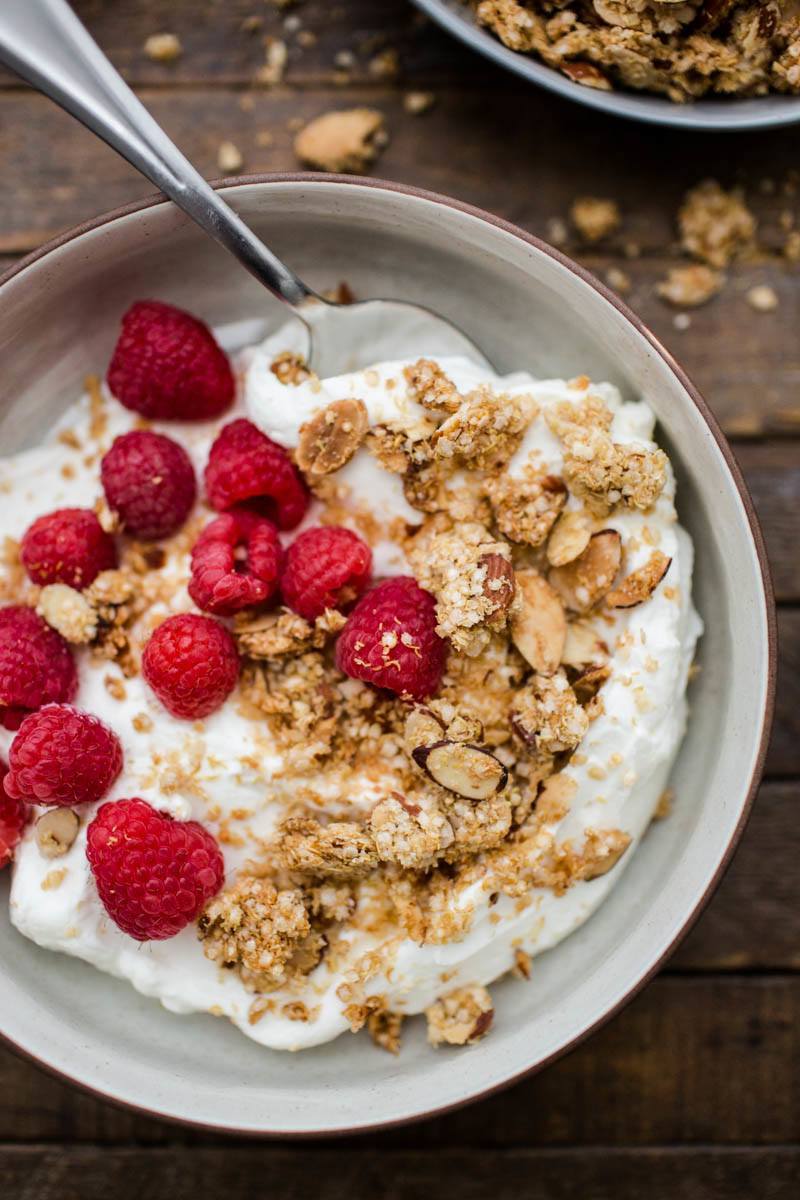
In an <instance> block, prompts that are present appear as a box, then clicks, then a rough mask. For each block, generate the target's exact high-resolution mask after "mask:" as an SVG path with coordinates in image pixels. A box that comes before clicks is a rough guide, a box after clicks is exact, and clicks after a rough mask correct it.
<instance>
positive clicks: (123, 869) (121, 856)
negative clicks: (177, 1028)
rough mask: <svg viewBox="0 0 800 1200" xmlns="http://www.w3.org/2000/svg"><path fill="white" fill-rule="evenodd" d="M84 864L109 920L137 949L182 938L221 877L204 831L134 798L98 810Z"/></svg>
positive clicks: (213, 844)
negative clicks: (144, 944) (148, 943)
mask: <svg viewBox="0 0 800 1200" xmlns="http://www.w3.org/2000/svg"><path fill="white" fill-rule="evenodd" d="M86 857H87V858H88V860H89V866H90V867H91V869H92V874H93V875H94V881H95V884H96V885H97V892H98V895H99V896H100V899H101V900H102V902H103V907H104V908H105V910H106V912H107V913H108V915H109V916H110V917H111V919H112V921H114V922H115V924H117V925H119V927H120V929H121V930H122V931H123V932H124V933H127V934H130V936H131V937H132V938H136V940H137V941H138V942H146V941H151V940H152V941H162V940H163V939H164V938H170V937H174V936H175V934H176V933H180V931H181V930H182V929H184V928H185V927H186V926H187V925H189V924H190V923H191V922H192V921H194V919H195V918H196V917H197V916H198V914H199V912H200V910H201V908H202V907H203V905H204V904H205V903H206V901H207V900H210V899H211V897H212V896H213V895H215V894H216V893H217V892H218V891H219V890H220V888H221V887H222V881H223V878H224V875H225V864H224V862H223V859H222V853H221V851H220V848H219V846H218V845H217V843H216V841H215V840H214V838H213V837H212V836H211V834H210V833H209V832H208V830H207V829H204V828H203V826H202V825H199V824H198V823H197V821H176V820H174V819H173V818H172V817H171V816H169V814H168V813H162V812H158V810H157V809H155V808H153V807H152V805H150V804H148V803H147V802H146V801H145V800H139V799H138V798H136V799H133V800H110V801H107V802H106V803H105V804H101V805H100V807H99V808H98V810H97V813H96V814H95V816H94V819H93V820H92V823H91V824H90V826H89V828H88V829H87V831H86Z"/></svg>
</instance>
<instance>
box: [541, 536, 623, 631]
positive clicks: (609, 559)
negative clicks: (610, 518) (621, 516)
mask: <svg viewBox="0 0 800 1200" xmlns="http://www.w3.org/2000/svg"><path fill="white" fill-rule="evenodd" d="M621 562H622V539H621V538H620V536H619V534H618V533H617V531H616V529H603V530H601V531H600V533H593V534H592V536H591V538H590V539H589V544H588V546H587V547H586V549H585V550H584V552H583V554H581V555H580V556H579V557H578V558H576V559H575V561H574V562H571V563H566V564H565V565H564V566H563V567H553V569H552V571H551V572H550V574H549V575H548V579H549V581H550V583H551V585H552V586H553V587H554V588H555V590H556V591H557V592H558V594H559V596H560V597H561V599H562V600H563V601H564V604H565V605H566V606H567V608H569V609H571V610H572V611H573V612H578V613H586V612H589V611H590V609H592V608H594V606H595V604H597V603H598V602H599V601H600V600H602V599H603V597H604V596H605V595H606V593H607V592H610V591H611V588H612V587H613V586H614V580H615V579H616V577H617V573H618V572H619V568H620V563H621Z"/></svg>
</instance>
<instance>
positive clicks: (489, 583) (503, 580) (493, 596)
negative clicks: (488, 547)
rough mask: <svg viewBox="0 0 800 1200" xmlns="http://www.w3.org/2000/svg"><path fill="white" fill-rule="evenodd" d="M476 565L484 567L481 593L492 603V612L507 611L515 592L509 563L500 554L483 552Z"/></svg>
mask: <svg viewBox="0 0 800 1200" xmlns="http://www.w3.org/2000/svg"><path fill="white" fill-rule="evenodd" d="M478 565H479V566H481V567H485V568H486V578H485V579H484V581H483V594H484V596H485V597H486V599H487V600H489V601H491V603H492V605H493V608H492V613H498V612H508V610H509V608H510V607H511V602H512V600H513V599H514V594H515V592H516V584H515V581H514V568H513V567H512V565H511V563H510V562H509V561H508V559H507V558H504V557H503V555H502V554H484V555H483V556H482V557H481V558H480V559H479V562H478ZM487 615H491V614H487Z"/></svg>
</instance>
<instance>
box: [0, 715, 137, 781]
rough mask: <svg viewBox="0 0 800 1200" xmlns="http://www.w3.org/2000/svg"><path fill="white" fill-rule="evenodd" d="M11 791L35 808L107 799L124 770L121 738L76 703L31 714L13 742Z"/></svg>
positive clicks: (10, 759)
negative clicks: (37, 805) (81, 710)
mask: <svg viewBox="0 0 800 1200" xmlns="http://www.w3.org/2000/svg"><path fill="white" fill-rule="evenodd" d="M9 767H10V770H9V772H8V777H7V779H6V791H7V792H8V794H9V796H15V797H17V798H18V799H20V800H27V801H28V803H29V804H65V805H73V804H89V803H92V802H93V801H95V800H101V799H102V798H103V796H105V795H106V793H107V792H108V790H109V788H110V787H111V785H112V783H113V782H114V780H115V779H116V778H117V776H118V775H119V773H120V771H121V770H122V746H121V745H120V740H119V738H118V737H117V735H116V734H115V733H114V732H113V731H112V730H111V729H109V728H108V726H107V725H104V724H103V722H102V721H99V720H98V719H97V717H93V716H92V715H91V714H90V713H87V712H80V711H79V710H78V709H77V708H73V707H72V706H71V705H70V704H45V706H44V708H40V709H39V711H38V712H35V713H31V715H30V716H29V717H26V718H25V720H24V721H23V722H22V724H21V725H20V727H19V733H18V734H17V736H16V737H15V738H14V741H13V742H12V743H11V750H10V753H9Z"/></svg>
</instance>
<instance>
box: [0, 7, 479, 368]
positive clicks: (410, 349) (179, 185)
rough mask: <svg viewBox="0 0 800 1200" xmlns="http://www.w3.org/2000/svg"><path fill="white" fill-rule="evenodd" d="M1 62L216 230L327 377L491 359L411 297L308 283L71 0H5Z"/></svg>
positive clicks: (0, 16) (209, 229)
mask: <svg viewBox="0 0 800 1200" xmlns="http://www.w3.org/2000/svg"><path fill="white" fill-rule="evenodd" d="M0 62H2V63H4V64H5V65H6V66H8V67H10V68H11V69H12V70H13V71H14V72H16V74H17V75H19V76H21V77H22V78H23V79H24V80H26V81H27V82H28V83H30V84H32V85H33V87H35V88H37V89H38V90H39V91H41V92H44V94H45V95H47V96H49V97H50V98H51V99H52V100H55V101H56V103H57V104H60V105H61V107H62V108H64V109H66V110H67V112H69V113H72V115H73V116H74V117H77V118H78V120H79V121H81V122H82V123H83V124H84V125H86V127H87V128H88V129H91V130H92V131H93V132H94V133H96V134H98V136H99V137H101V138H102V139H103V140H104V141H105V142H107V143H108V145H109V146H112V147H113V149H114V150H117V151H118V152H119V153H120V154H121V155H122V156H123V157H124V158H126V159H127V160H128V162H130V163H131V164H132V165H133V166H134V167H136V168H137V169H138V170H139V171H141V172H142V174H143V175H146V176H147V178H148V179H150V180H151V181H152V182H153V183H154V184H155V185H156V187H158V188H160V189H161V191H162V192H164V193H165V194H166V195H167V196H169V198H170V199H171V200H173V201H174V202H175V204H177V205H178V207H179V208H182V209H183V211H184V212H185V213H187V214H188V216H190V217H191V218H192V219H193V220H194V221H196V222H197V224H198V225H200V226H201V227H202V228H203V229H204V230H205V231H206V233H209V234H210V235H211V236H212V237H213V238H215V239H216V240H217V241H218V242H220V243H221V244H222V245H223V246H225V247H226V249H228V250H230V251H231V253H232V254H234V255H235V256H236V257H237V258H238V259H239V261H240V263H241V264H242V265H243V266H244V267H246V268H247V270H248V271H249V272H250V273H251V275H254V276H255V277H256V279H258V280H259V282H260V283H263V284H264V286H265V287H267V288H269V290H270V291H271V292H272V293H273V294H274V295H276V296H277V297H278V298H279V299H280V300H283V301H284V302H285V303H286V304H287V305H288V306H289V308H291V309H292V311H293V312H294V313H295V315H296V316H297V317H299V318H300V320H301V321H302V322H303V324H304V325H305V328H306V330H307V333H308V350H307V354H306V357H307V360H308V362H309V364H310V365H311V367H312V368H313V369H314V370H315V371H316V372H317V373H318V374H319V375H334V374H340V373H342V372H344V371H349V370H354V369H356V368H358V367H363V366H368V365H369V364H370V363H371V362H377V361H379V360H380V359H382V358H384V359H385V358H406V357H414V358H417V357H419V356H420V355H421V354H429V355H444V354H461V355H466V356H467V357H469V358H471V359H472V360H473V361H475V362H478V363H480V364H482V365H488V364H486V359H485V357H484V356H483V354H482V353H481V352H480V350H478V348H477V347H476V346H475V345H474V343H473V342H472V341H471V340H470V339H469V338H468V337H467V336H466V335H465V334H463V333H462V332H461V331H460V330H459V329H457V328H456V327H455V326H454V325H452V324H451V323H450V322H449V321H446V320H445V319H444V318H443V317H440V316H438V315H437V314H436V313H434V312H431V311H430V309H428V308H425V307H423V306H421V305H418V304H410V303H408V302H407V301H403V300H362V301H360V302H357V303H355V304H349V305H343V304H334V303H331V302H330V301H328V300H325V299H324V298H323V297H322V296H320V295H318V294H317V293H316V292H315V291H313V289H312V288H310V287H308V285H307V284H305V283H303V281H302V279H300V278H299V277H298V276H297V275H295V273H294V271H292V270H291V269H290V268H289V267H287V266H286V265H285V264H284V263H282V262H281V261H280V259H279V258H277V257H276V256H275V255H274V254H273V253H272V251H271V250H270V249H269V248H268V247H267V246H265V245H264V243H263V242H262V241H260V240H259V238H257V237H256V236H255V234H254V233H253V231H252V230H251V229H249V228H248V227H247V225H245V223H244V222H243V221H242V220H241V218H240V217H238V216H237V214H236V213H235V212H234V211H233V209H232V208H230V207H229V206H228V205H227V204H226V203H225V201H224V200H223V199H222V197H221V196H220V194H219V193H218V192H215V191H214V189H213V188H211V187H209V185H208V184H207V183H206V181H205V180H204V179H203V177H202V176H201V175H200V174H199V173H198V172H197V171H196V170H195V168H194V167H193V166H192V164H191V163H190V162H189V161H188V159H186V158H185V157H184V156H183V154H181V152H180V151H179V150H178V148H177V147H176V146H175V145H173V143H172V142H171V141H170V140H169V138H168V137H167V135H166V134H165V133H164V131H163V129H161V127H160V126H159V125H158V124H157V122H156V121H155V120H154V119H153V118H152V117H151V115H150V113H149V112H148V111H147V109H146V108H145V107H144V106H143V105H142V104H141V103H140V101H139V100H137V98H136V96H135V95H134V94H133V92H132V91H131V89H130V88H129V87H128V85H127V84H126V83H125V82H124V80H123V79H122V77H121V76H120V75H119V74H118V72H117V71H116V70H115V69H114V67H113V66H112V65H111V63H110V62H109V61H108V59H107V58H106V56H105V55H104V54H103V52H102V50H101V49H100V48H99V46H98V45H97V44H96V42H94V41H93V40H92V38H91V37H90V36H89V34H88V33H87V31H86V29H84V27H83V25H82V24H81V22H80V21H79V20H78V18H77V17H76V16H75V14H74V13H73V12H72V9H71V8H70V7H69V5H68V4H67V3H66V0H2V3H0Z"/></svg>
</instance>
